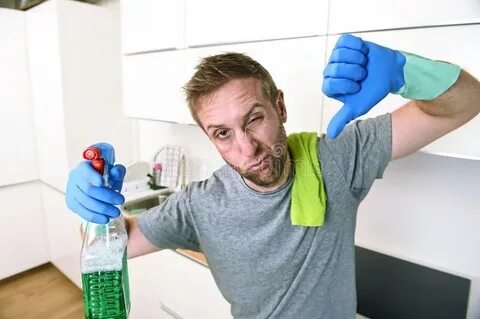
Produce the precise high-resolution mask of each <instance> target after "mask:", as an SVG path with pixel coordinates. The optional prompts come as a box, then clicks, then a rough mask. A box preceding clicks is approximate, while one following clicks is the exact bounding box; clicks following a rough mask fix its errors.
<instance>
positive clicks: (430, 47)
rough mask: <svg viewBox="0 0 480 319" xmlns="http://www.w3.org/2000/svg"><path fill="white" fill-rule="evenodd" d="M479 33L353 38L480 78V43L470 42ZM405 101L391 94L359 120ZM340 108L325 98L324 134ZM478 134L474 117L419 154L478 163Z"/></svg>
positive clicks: (459, 30) (472, 28) (448, 30)
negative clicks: (457, 67) (451, 65)
mask: <svg viewBox="0 0 480 319" xmlns="http://www.w3.org/2000/svg"><path fill="white" fill-rule="evenodd" d="M478 34H480V25H469V26H449V27H441V28H422V29H411V30H395V31H384V32H369V33H364V34H362V33H359V34H355V35H358V36H361V37H362V38H363V39H364V40H367V41H371V42H375V43H378V44H380V45H383V46H386V47H390V48H393V49H397V50H403V51H407V52H412V53H416V54H419V55H422V56H425V57H428V58H430V59H433V60H443V61H449V62H452V63H456V64H458V65H460V66H461V67H462V68H463V69H465V70H467V71H468V72H469V73H471V74H472V75H473V76H475V77H476V78H480V64H479V63H478V52H479V50H480V42H478V41H472V39H475V38H477V37H478ZM337 38H338V36H331V37H329V39H328V49H327V56H329V55H330V53H331V51H332V49H333V47H334V46H335V42H336V40H337ZM406 102H407V100H406V99H404V98H402V97H400V96H398V95H393V94H390V95H388V96H387V97H386V98H385V99H383V100H382V101H381V102H380V103H379V104H378V105H376V106H375V107H374V108H373V109H372V110H371V111H370V112H369V113H367V114H366V115H364V116H363V117H362V118H366V117H373V116H376V115H379V114H384V113H386V112H392V111H394V110H395V109H397V108H398V107H400V106H401V105H403V104H404V103H406ZM341 105H342V103H341V102H338V101H336V100H333V99H330V98H328V97H325V103H324V107H325V110H324V116H323V125H322V131H323V132H326V130H327V126H328V123H329V121H330V119H331V118H332V117H333V115H334V114H335V113H336V112H337V111H338V110H339V108H340V107H341ZM479 134H480V116H477V117H475V118H474V119H473V120H471V121H470V122H468V123H467V124H465V125H464V126H462V127H460V128H459V129H457V130H455V131H453V132H451V133H449V134H447V135H445V136H443V137H441V138H440V139H438V140H436V141H435V142H433V143H432V144H430V145H427V146H426V147H424V148H423V149H422V150H421V151H422V152H426V153H431V154H438V155H445V156H452V157H459V158H467V159H477V160H480V144H479V141H478V136H479Z"/></svg>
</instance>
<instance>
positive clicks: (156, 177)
mask: <svg viewBox="0 0 480 319" xmlns="http://www.w3.org/2000/svg"><path fill="white" fill-rule="evenodd" d="M162 170H163V167H162V163H155V164H153V183H154V184H155V186H162V182H161V179H162Z"/></svg>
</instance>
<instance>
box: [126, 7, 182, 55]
mask: <svg viewBox="0 0 480 319" xmlns="http://www.w3.org/2000/svg"><path fill="white" fill-rule="evenodd" d="M184 5H185V4H184V0H122V1H121V14H122V52H123V54H131V53H138V52H146V51H153V50H165V49H173V48H182V47H184V35H185V32H184V29H185V28H184V24H185V23H184V17H185V14H184V11H185V7H184Z"/></svg>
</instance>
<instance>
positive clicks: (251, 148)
mask: <svg viewBox="0 0 480 319" xmlns="http://www.w3.org/2000/svg"><path fill="white" fill-rule="evenodd" d="M237 141H238V146H239V148H240V154H242V156H244V157H247V158H253V157H254V156H255V153H256V151H257V147H258V143H257V142H256V141H255V139H254V138H253V136H252V135H251V134H249V133H247V132H243V134H239V137H238V139H237Z"/></svg>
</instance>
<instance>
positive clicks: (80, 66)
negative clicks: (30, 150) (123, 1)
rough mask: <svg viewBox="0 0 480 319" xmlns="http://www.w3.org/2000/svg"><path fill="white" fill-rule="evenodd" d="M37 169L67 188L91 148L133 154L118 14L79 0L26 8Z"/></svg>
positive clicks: (124, 155) (44, 178) (54, 0)
mask: <svg viewBox="0 0 480 319" xmlns="http://www.w3.org/2000/svg"><path fill="white" fill-rule="evenodd" d="M25 14H26V17H27V38H28V56H29V64H30V75H31V83H32V95H33V106H34V113H35V135H36V143H37V147H38V150H39V151H38V166H39V175H40V178H41V180H42V181H44V182H45V183H47V184H49V185H52V186H53V187H55V188H57V189H59V190H64V188H65V184H66V180H67V175H68V170H69V169H71V168H73V167H74V166H76V165H77V163H78V162H79V161H80V160H82V158H81V155H82V152H83V150H84V148H85V147H87V146H89V145H91V144H94V143H96V142H109V143H111V144H113V145H114V147H115V150H116V153H117V159H118V160H119V161H120V162H124V163H128V162H130V161H131V158H132V157H133V156H132V147H131V145H132V143H133V142H132V139H133V137H132V133H131V127H130V125H131V124H130V122H129V121H128V120H127V119H126V118H125V116H124V115H123V112H122V99H121V95H122V93H121V72H120V70H121V54H120V30H119V24H120V22H119V14H118V13H116V12H115V11H113V10H109V9H106V8H103V7H99V6H95V5H90V4H86V3H81V2H78V1H68V0H52V1H47V2H44V3H42V4H40V5H38V6H35V7H34V8H31V9H30V10H28V11H26V13H25Z"/></svg>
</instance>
